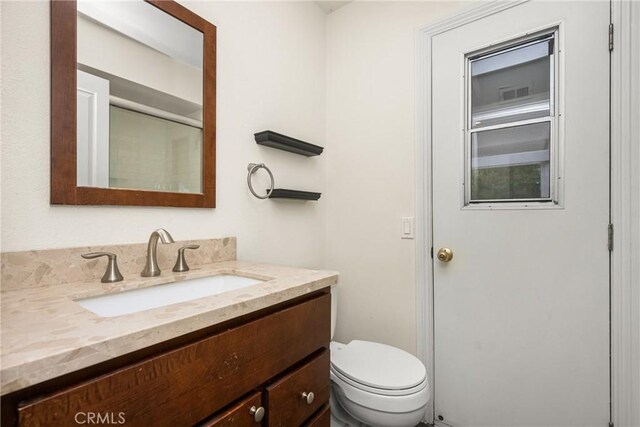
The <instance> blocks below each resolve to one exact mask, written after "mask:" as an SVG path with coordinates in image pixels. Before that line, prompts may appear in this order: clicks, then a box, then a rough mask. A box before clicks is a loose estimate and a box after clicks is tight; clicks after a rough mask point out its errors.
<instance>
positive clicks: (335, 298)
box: [331, 285, 338, 340]
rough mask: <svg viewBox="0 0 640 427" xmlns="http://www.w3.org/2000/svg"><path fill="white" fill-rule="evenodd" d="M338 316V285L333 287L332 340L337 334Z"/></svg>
mask: <svg viewBox="0 0 640 427" xmlns="http://www.w3.org/2000/svg"><path fill="white" fill-rule="evenodd" d="M337 316H338V290H337V289H336V285H333V286H331V340H333V334H334V333H335V332H336V317H337Z"/></svg>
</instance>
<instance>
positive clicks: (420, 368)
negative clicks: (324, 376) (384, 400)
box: [331, 340, 427, 395]
mask: <svg viewBox="0 0 640 427" xmlns="http://www.w3.org/2000/svg"><path fill="white" fill-rule="evenodd" d="M331 368H332V369H333V370H334V371H335V373H336V375H339V376H340V377H341V378H342V379H343V380H344V381H345V382H348V383H350V384H352V385H353V386H355V387H358V388H361V389H364V390H367V391H370V392H372V393H377V394H384V395H407V394H412V393H415V392H417V391H419V390H420V389H422V388H424V385H425V383H426V381H427V370H426V368H425V367H424V365H423V364H422V362H420V360H418V358H416V357H415V356H413V355H411V354H409V353H407V352H406V351H404V350H400V349H399V348H395V347H391V346H388V345H385V344H380V343H375V342H369V341H359V340H354V341H351V342H350V343H349V344H346V345H345V344H340V343H337V342H332V343H331Z"/></svg>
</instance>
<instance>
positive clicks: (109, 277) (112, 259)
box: [81, 252, 123, 283]
mask: <svg viewBox="0 0 640 427" xmlns="http://www.w3.org/2000/svg"><path fill="white" fill-rule="evenodd" d="M81 256H82V258H84V259H94V258H99V257H102V256H106V257H108V258H109V263H108V264H107V271H105V272H104V276H102V279H100V281H101V282H102V283H114V282H120V281H122V279H123V277H122V274H120V270H119V269H118V257H117V256H116V254H114V253H111V252H90V253H88V254H82V255H81Z"/></svg>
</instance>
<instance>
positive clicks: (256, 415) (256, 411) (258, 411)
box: [249, 406, 264, 423]
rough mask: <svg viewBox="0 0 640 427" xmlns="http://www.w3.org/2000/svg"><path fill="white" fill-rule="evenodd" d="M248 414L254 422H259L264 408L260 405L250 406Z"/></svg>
mask: <svg viewBox="0 0 640 427" xmlns="http://www.w3.org/2000/svg"><path fill="white" fill-rule="evenodd" d="M249 414H251V415H253V419H254V421H255V422H257V423H259V422H260V421H262V419H263V418H264V408H263V407H262V406H259V407H257V408H256V407H255V406H252V407H251V409H249Z"/></svg>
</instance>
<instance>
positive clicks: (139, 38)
mask: <svg viewBox="0 0 640 427" xmlns="http://www.w3.org/2000/svg"><path fill="white" fill-rule="evenodd" d="M77 9H78V13H77V61H78V62H77V76H78V80H77V177H78V178H77V185H78V186H84V187H101V188H124V189H139V190H155V191H169V192H180V193H202V181H203V173H202V163H203V137H202V112H203V107H202V105H203V64H202V61H203V57H202V56H203V54H202V53H203V34H202V33H201V32H200V31H198V30H196V29H194V28H192V27H190V26H189V25H187V24H185V23H183V22H182V21H180V20H178V19H176V18H174V17H172V16H171V15H168V14H166V13H165V12H163V11H162V10H160V9H158V8H156V7H155V6H153V5H151V4H149V3H146V2H145V1H142V0H140V1H126V2H123V1H88V0H80V1H78V3H77Z"/></svg>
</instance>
